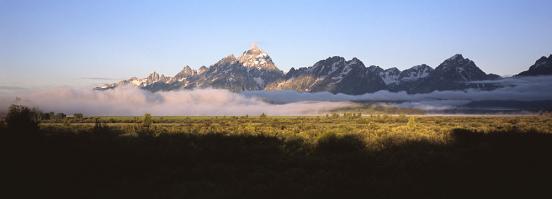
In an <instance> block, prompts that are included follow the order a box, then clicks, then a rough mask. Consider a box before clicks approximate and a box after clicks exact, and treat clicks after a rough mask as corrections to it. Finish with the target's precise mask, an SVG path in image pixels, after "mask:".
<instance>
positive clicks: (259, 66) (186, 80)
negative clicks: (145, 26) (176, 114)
mask: <svg viewBox="0 0 552 199" xmlns="http://www.w3.org/2000/svg"><path fill="white" fill-rule="evenodd" d="M283 75H284V73H283V72H282V71H280V70H279V69H278V68H277V67H276V65H275V64H274V62H273V61H272V59H271V58H270V56H269V55H268V54H267V53H266V52H264V51H263V50H261V49H260V48H258V47H256V46H254V47H253V48H251V49H249V50H247V51H245V52H243V54H242V55H241V56H240V57H235V56H234V55H229V56H226V57H224V58H223V59H221V60H220V61H218V62H217V63H215V64H213V65H211V66H210V67H205V66H202V67H200V68H199V70H198V71H196V70H193V69H192V68H191V67H189V66H186V67H184V68H183V69H182V71H180V72H179V73H177V74H176V75H175V76H174V77H168V76H164V75H159V74H157V73H155V72H154V73H152V74H151V75H149V76H148V77H147V78H143V79H139V78H135V77H134V78H131V79H128V80H123V81H120V82H117V83H113V84H108V85H104V86H101V87H97V88H96V90H106V89H113V88H116V87H118V86H126V85H130V86H136V87H139V88H142V89H146V90H149V91H153V92H155V91H160V90H175V89H194V88H219V89H228V90H231V91H235V92H241V91H245V90H262V89H264V87H265V86H266V85H267V84H270V83H272V82H274V81H276V80H279V79H280V78H282V77H283Z"/></svg>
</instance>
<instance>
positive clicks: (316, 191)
mask: <svg viewBox="0 0 552 199" xmlns="http://www.w3.org/2000/svg"><path fill="white" fill-rule="evenodd" d="M0 136H1V137H2V138H1V139H0V140H1V146H2V150H1V151H2V157H3V163H2V164H3V166H4V167H5V169H3V170H2V171H3V174H2V176H3V178H2V180H3V181H5V183H7V184H8V186H6V187H4V188H6V191H5V192H3V193H2V194H8V193H9V194H14V193H15V194H18V195H19V196H22V198H32V197H45V198H406V197H408V198H412V197H414V198H497V197H522V198H532V197H537V196H539V195H541V194H547V193H548V191H547V190H548V188H549V184H550V180H551V179H552V178H551V177H552V169H551V168H552V160H551V158H550V157H551V154H552V117H550V116H518V117H511V116H508V117H504V116H486V117H478V116H473V117H465V116H463V117H450V116H446V117H444V116H406V115H385V114H380V115H359V114H355V113H346V114H336V113H334V114H329V115H323V116H304V117H299V116H297V117H291V116H290V117H284V116H281V117H280V116H266V115H263V116H224V117H223V116H218V117H185V116H174V117H167V116H164V117H158V116H152V117H83V118H65V119H61V120H56V119H51V120H42V121H40V123H39V124H38V127H37V128H24V127H19V128H15V127H10V126H9V125H6V124H3V125H2V127H0ZM5 183H4V184H5ZM29 190H32V191H29Z"/></svg>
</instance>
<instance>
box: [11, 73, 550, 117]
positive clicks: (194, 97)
mask: <svg viewBox="0 0 552 199" xmlns="http://www.w3.org/2000/svg"><path fill="white" fill-rule="evenodd" d="M471 83H473V84H477V83H481V82H471ZM484 83H492V84H496V85H499V86H500V87H501V88H499V89H495V90H491V91H481V90H476V89H469V90H460V91H435V92H431V93H425V94H407V93H406V92H389V91H379V92H376V93H371V94H364V95H345V94H332V93H329V92H318V93H298V92H296V91H272V92H269V91H247V92H242V93H235V92H230V91H228V90H222V89H195V90H178V91H160V92H150V91H146V90H143V89H139V88H135V87H120V88H116V89H112V90H106V91H96V90H92V89H76V88H69V87H59V88H52V89H46V90H23V91H19V92H18V93H17V94H15V93H13V94H9V95H6V96H1V97H0V110H2V112H5V111H6V110H7V108H8V107H9V105H10V104H14V103H17V104H22V105H26V106H31V107H39V108H40V109H41V110H42V111H54V112H64V113H66V114H72V113H84V114H86V115H120V116H127V115H142V114H144V113H151V114H154V115H198V116H201V115H259V114H262V113H265V114H269V115H313V114H323V113H327V112H329V111H331V110H334V109H338V108H344V107H349V106H358V103H363V102H370V103H372V102H373V103H385V104H388V105H389V104H390V105H392V106H399V107H404V108H416V109H421V110H425V111H444V110H450V109H456V108H459V107H463V106H465V105H468V104H470V103H473V102H484V101H516V102H525V103H527V104H529V105H531V104H533V103H534V102H536V101H541V103H542V101H545V103H549V102H550V101H552V77H551V76H540V77H524V78H505V79H501V80H492V81H485V82H484ZM492 104H496V103H492ZM487 108H489V107H487ZM491 108H492V107H491ZM495 108H500V106H499V105H497V107H495Z"/></svg>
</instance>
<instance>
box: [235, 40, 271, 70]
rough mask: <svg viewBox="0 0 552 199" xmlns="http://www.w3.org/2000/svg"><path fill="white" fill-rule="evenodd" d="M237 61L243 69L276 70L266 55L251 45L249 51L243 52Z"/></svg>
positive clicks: (254, 45)
mask: <svg viewBox="0 0 552 199" xmlns="http://www.w3.org/2000/svg"><path fill="white" fill-rule="evenodd" d="M238 60H239V62H240V64H242V65H243V66H245V67H249V68H256V69H259V70H278V68H277V67H276V65H275V64H274V62H273V61H272V58H270V56H269V55H268V53H266V52H265V51H263V50H262V49H261V48H259V47H258V46H257V45H256V44H253V45H252V46H251V48H250V49H249V50H246V51H244V52H243V53H242V55H241V56H240V57H239V58H238Z"/></svg>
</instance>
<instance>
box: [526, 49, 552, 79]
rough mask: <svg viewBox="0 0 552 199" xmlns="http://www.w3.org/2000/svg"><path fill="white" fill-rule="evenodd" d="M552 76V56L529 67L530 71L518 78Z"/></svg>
mask: <svg viewBox="0 0 552 199" xmlns="http://www.w3.org/2000/svg"><path fill="white" fill-rule="evenodd" d="M538 75H552V54H551V55H549V56H548V58H547V57H545V56H543V57H541V58H540V59H539V60H537V61H536V62H535V64H533V65H532V66H530V67H529V70H527V71H523V72H521V73H519V74H518V76H538Z"/></svg>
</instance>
